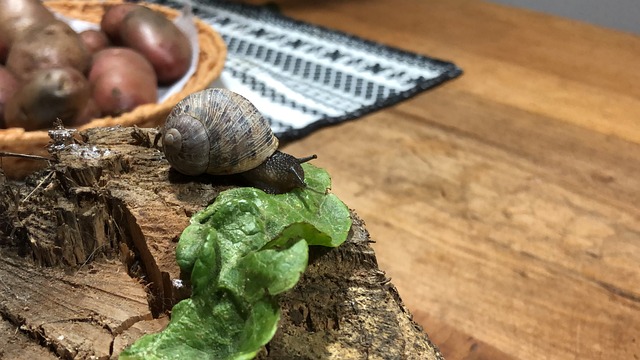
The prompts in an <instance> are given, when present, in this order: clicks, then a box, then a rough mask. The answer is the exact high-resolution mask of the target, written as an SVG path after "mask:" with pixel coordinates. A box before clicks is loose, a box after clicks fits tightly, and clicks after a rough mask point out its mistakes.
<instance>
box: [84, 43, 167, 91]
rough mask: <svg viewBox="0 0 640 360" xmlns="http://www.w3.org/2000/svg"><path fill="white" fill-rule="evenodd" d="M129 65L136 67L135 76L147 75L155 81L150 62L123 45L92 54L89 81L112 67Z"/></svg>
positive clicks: (92, 80)
mask: <svg viewBox="0 0 640 360" xmlns="http://www.w3.org/2000/svg"><path fill="white" fill-rule="evenodd" d="M123 67H130V68H133V69H136V71H137V72H138V75H137V76H148V77H152V78H153V80H152V81H153V82H154V83H157V78H156V73H155V72H154V70H153V66H151V63H150V62H149V61H148V60H147V59H146V58H145V57H144V56H142V55H141V54H140V53H138V52H137V51H135V50H132V49H129V48H125V47H110V48H106V49H104V50H101V51H98V52H97V53H95V54H94V55H93V64H92V65H91V70H89V82H91V83H93V82H95V80H96V79H97V78H98V77H100V76H101V75H102V74H104V73H105V72H109V71H111V70H112V69H114V68H115V69H118V68H123Z"/></svg>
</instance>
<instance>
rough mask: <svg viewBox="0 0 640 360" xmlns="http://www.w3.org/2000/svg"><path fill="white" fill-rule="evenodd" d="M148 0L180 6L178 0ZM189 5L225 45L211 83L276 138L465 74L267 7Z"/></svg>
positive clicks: (294, 135) (219, 3)
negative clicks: (242, 103) (249, 108)
mask: <svg viewBox="0 0 640 360" xmlns="http://www.w3.org/2000/svg"><path fill="white" fill-rule="evenodd" d="M152 2H155V3H160V4H163V5H167V6H171V7H176V8H181V7H182V5H183V2H180V1H176V0H152ZM191 4H192V8H193V12H194V14H195V15H196V16H198V17H199V18H200V19H202V20H204V21H205V22H207V23H208V24H210V25H211V26H212V27H213V28H214V29H215V30H216V31H218V32H219V33H220V34H221V35H222V37H223V38H224V40H225V42H226V44H227V47H228V55H227V59H226V63H225V67H224V70H223V72H222V74H221V76H220V79H219V80H218V81H216V83H215V84H214V86H217V87H224V88H227V89H230V90H233V91H235V92H237V93H239V94H241V95H243V96H244V97H246V98H247V99H249V100H250V101H251V102H253V103H254V104H255V105H256V107H257V108H258V109H259V110H260V111H261V112H262V114H263V115H264V116H265V117H266V118H267V119H268V120H269V121H270V123H271V126H272V128H273V130H274V132H275V133H276V135H277V136H278V137H279V138H280V139H281V140H293V139H296V138H300V137H302V136H305V135H307V134H309V133H310V132H312V131H314V130H315V129H318V128H320V127H322V126H326V125H330V124H335V123H339V122H342V121H346V120H352V119H356V118H358V117H360V116H363V115H365V114H368V113H370V112H372V111H375V110H378V109H381V108H383V107H386V106H390V105H393V104H395V103H397V102H399V101H402V100H404V99H406V98H409V97H411V96H413V95H415V94H417V93H419V92H421V91H424V90H427V89H430V88H432V87H434V86H436V85H439V84H441V83H443V82H445V81H447V80H449V79H453V78H455V77H457V76H458V75H460V74H461V73H462V71H461V70H460V68H458V67H457V66H456V65H455V64H453V63H451V62H446V61H441V60H437V59H433V58H430V57H427V56H423V55H419V54H414V53H410V52H407V51H403V50H400V49H396V48H391V47H388V46H385V45H382V44H379V43H375V42H371V41H367V40H365V39H362V38H358V37H355V36H352V35H348V34H345V33H341V32H338V31H334V30H330V29H326V28H322V27H318V26H316V25H312V24H308V23H304V22H301V21H297V20H294V19H291V18H288V17H286V16H283V15H282V14H280V13H279V12H277V11H276V10H275V9H274V8H272V7H266V6H252V5H247V4H240V3H235V2H227V1H201V0H192V1H191Z"/></svg>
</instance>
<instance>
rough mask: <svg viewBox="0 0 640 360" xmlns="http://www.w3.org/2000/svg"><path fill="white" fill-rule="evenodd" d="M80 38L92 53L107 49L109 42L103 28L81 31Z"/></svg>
mask: <svg viewBox="0 0 640 360" xmlns="http://www.w3.org/2000/svg"><path fill="white" fill-rule="evenodd" d="M78 35H80V40H82V43H84V47H85V48H86V49H87V51H89V53H90V54H95V53H97V52H98V51H100V50H102V49H106V48H107V47H108V46H109V45H110V44H109V38H108V37H107V34H105V33H104V31H101V30H93V29H89V30H85V31H82V32H80V34H78Z"/></svg>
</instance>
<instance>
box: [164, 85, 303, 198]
mask: <svg viewBox="0 0 640 360" xmlns="http://www.w3.org/2000/svg"><path fill="white" fill-rule="evenodd" d="M161 136H162V149H163V152H164V154H165V157H166V158H167V161H168V162H169V164H171V166H172V167H173V168H174V169H176V170H177V171H178V172H180V173H183V174H185V175H200V174H211V175H231V174H241V175H242V177H243V178H244V179H246V181H247V182H249V183H250V184H251V185H253V186H255V187H257V188H260V189H262V190H264V191H266V192H269V193H283V192H287V191H289V190H292V189H294V188H301V187H305V186H306V185H305V183H304V171H303V170H302V167H301V166H300V164H301V163H302V162H305V161H308V160H310V159H313V158H315V156H312V157H308V158H303V159H297V158H295V157H293V156H291V155H289V154H285V153H282V152H280V151H278V150H277V149H278V139H277V138H276V137H275V135H274V134H273V132H272V131H271V127H270V126H269V123H268V121H267V120H266V119H265V118H264V117H263V116H262V115H261V114H260V112H259V111H258V110H257V109H256V107H255V106H254V105H253V104H252V103H251V102H250V101H249V100H247V99H245V98H244V97H242V96H241V95H239V94H236V93H234V92H232V91H229V90H226V89H213V88H211V89H205V90H203V91H200V92H196V93H193V94H191V95H189V96H187V97H186V98H184V99H183V100H182V101H180V102H179V103H178V104H177V105H176V106H175V107H174V108H173V109H172V111H171V113H170V114H169V116H168V117H167V120H166V122H165V125H164V127H163V129H162V131H161Z"/></svg>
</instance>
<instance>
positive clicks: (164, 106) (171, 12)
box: [0, 0, 227, 153]
mask: <svg viewBox="0 0 640 360" xmlns="http://www.w3.org/2000/svg"><path fill="white" fill-rule="evenodd" d="M43 3H44V5H45V6H47V7H48V8H49V9H51V10H53V11H57V12H60V13H61V14H63V15H68V11H65V10H69V8H71V9H70V10H77V11H78V13H77V14H82V12H83V10H84V9H87V8H95V7H102V8H105V7H107V6H110V5H117V4H122V3H125V1H123V0H88V1H84V0H83V1H80V0H67V1H65V0H46V1H44V2H43ZM138 4H141V5H144V6H147V7H149V8H151V9H154V10H157V11H160V12H163V13H164V14H165V15H167V16H169V17H170V18H173V17H175V16H178V15H179V13H180V11H179V10H176V9H173V8H170V7H167V6H163V5H158V4H151V3H145V2H141V3H138ZM61 9H62V10H61ZM71 15H76V14H71ZM77 18H78V19H83V20H84V18H83V17H82V16H78V17H77ZM194 23H195V26H196V30H197V32H198V42H199V45H200V50H199V53H198V54H197V55H196V56H198V63H197V66H196V73H194V74H193V75H192V76H191V78H189V80H188V82H187V83H186V84H185V86H184V87H183V88H182V89H181V90H180V91H178V92H177V93H175V94H173V95H171V96H170V97H169V98H167V99H165V101H163V102H161V103H154V104H144V105H140V106H138V107H136V108H135V109H133V110H132V111H130V112H127V113H124V114H122V115H120V116H117V117H112V116H106V117H101V118H97V119H93V120H91V121H90V122H89V123H87V124H84V125H82V126H79V127H77V128H76V129H77V130H79V131H82V130H86V129H90V128H96V127H109V126H118V125H120V126H132V125H135V124H136V123H139V122H142V121H144V119H151V118H153V117H154V116H156V117H157V116H159V115H160V114H162V113H165V112H168V111H170V110H171V108H173V106H175V104H177V103H178V102H179V101H180V100H181V99H182V98H184V97H185V96H187V95H188V94H189V93H191V92H194V91H199V90H202V89H204V88H206V87H208V86H209V85H210V84H211V83H213V81H214V80H215V79H216V78H218V77H219V76H220V74H221V73H222V69H223V67H224V62H225V59H226V54H227V48H226V44H225V42H224V40H223V39H222V37H221V36H220V34H219V33H218V32H216V31H215V30H214V29H213V28H212V27H211V26H210V25H208V24H207V23H205V22H204V21H203V20H201V19H200V18H198V17H196V16H194ZM203 40H206V41H207V43H206V44H207V45H209V44H210V45H212V47H213V48H214V50H216V52H215V53H216V56H215V57H214V56H211V54H210V53H209V52H211V50H212V49H211V48H204V47H203ZM202 69H205V70H206V71H204V72H202V73H198V70H202ZM196 74H197V75H198V78H195V75H196ZM48 130H49V129H43V130H34V131H25V130H24V128H7V129H0V149H4V150H11V149H12V146H11V144H16V143H21V144H22V145H21V146H20V148H21V149H22V150H24V149H25V146H24V145H25V144H24V142H31V143H33V149H32V150H33V151H32V152H36V153H41V152H43V151H44V146H45V145H46V144H47V143H48V142H49V134H48Z"/></svg>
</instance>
